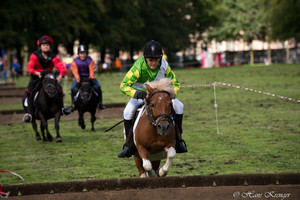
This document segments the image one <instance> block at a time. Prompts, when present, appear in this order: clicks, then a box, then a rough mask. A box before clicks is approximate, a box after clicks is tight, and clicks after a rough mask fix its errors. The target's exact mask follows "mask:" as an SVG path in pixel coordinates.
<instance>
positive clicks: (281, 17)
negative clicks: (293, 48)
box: [266, 0, 300, 40]
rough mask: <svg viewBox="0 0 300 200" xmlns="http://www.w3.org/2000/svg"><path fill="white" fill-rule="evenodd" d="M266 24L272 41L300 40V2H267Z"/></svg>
mask: <svg viewBox="0 0 300 200" xmlns="http://www.w3.org/2000/svg"><path fill="white" fill-rule="evenodd" d="M266 10H267V13H268V15H267V22H269V23H270V26H271V38H272V39H273V40H276V39H279V40H287V39H290V38H293V37H295V38H296V39H297V40H299V39H300V14H299V10H300V2H299V1H297V0H286V1H279V0H271V1H269V2H268V7H267V8H266Z"/></svg>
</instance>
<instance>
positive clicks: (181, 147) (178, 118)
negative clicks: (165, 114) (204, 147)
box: [174, 114, 187, 153]
mask: <svg viewBox="0 0 300 200" xmlns="http://www.w3.org/2000/svg"><path fill="white" fill-rule="evenodd" d="M182 118H183V115H182V114H181V115H177V114H176V115H175V119H174V121H175V125H176V126H177V128H178V131H179V133H176V153H185V152H187V148H186V144H185V141H184V140H183V139H182V138H181V134H182Z"/></svg>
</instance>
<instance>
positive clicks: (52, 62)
mask: <svg viewBox="0 0 300 200" xmlns="http://www.w3.org/2000/svg"><path fill="white" fill-rule="evenodd" d="M52 44H53V39H52V38H51V37H50V36H48V35H45V36H42V37H40V39H38V41H37V46H38V47H39V50H37V51H34V52H33V53H32V54H31V56H30V59H29V62H28V64H27V72H28V73H29V74H30V80H29V83H28V91H27V97H28V98H27V102H28V107H27V110H28V113H26V114H25V115H24V117H23V121H24V122H31V120H32V115H33V95H34V92H35V91H37V90H38V89H39V88H37V87H36V86H37V83H38V82H39V81H40V78H41V77H42V74H41V72H42V71H44V70H50V71H52V70H53V67H54V66H55V67H56V69H57V71H58V72H59V75H58V77H57V78H56V80H57V82H58V83H60V82H61V79H62V78H63V77H64V75H65V74H66V67H65V66H64V64H63V63H62V61H61V60H60V59H59V58H58V57H57V56H56V55H55V54H54V53H53V52H52V51H50V46H51V45H52ZM59 87H60V88H58V89H59V91H62V88H61V86H60V85H59ZM70 113H71V109H69V108H65V107H63V108H62V114H64V115H68V114H70Z"/></svg>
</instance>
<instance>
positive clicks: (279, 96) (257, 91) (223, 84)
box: [181, 82, 300, 103]
mask: <svg viewBox="0 0 300 200" xmlns="http://www.w3.org/2000/svg"><path fill="white" fill-rule="evenodd" d="M214 84H218V85H222V86H228V87H233V88H237V89H243V90H247V91H251V92H256V93H259V94H265V95H269V96H272V97H278V98H280V99H286V100H289V101H294V102H297V103H300V100H297V99H293V98H289V97H284V96H281V95H277V94H272V93H269V92H263V91H260V90H254V89H250V88H245V87H242V86H238V85H232V84H229V83H221V82H214V83H212V84H205V85H182V86H181V87H183V88H193V87H211V86H214Z"/></svg>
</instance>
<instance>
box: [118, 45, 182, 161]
mask: <svg viewBox="0 0 300 200" xmlns="http://www.w3.org/2000/svg"><path fill="white" fill-rule="evenodd" d="M162 55H163V52H162V46H161V44H160V43H159V42H156V41H154V40H152V41H149V42H147V43H146V44H145V46H144V56H142V57H140V58H139V59H138V60H136V61H135V63H134V64H133V66H132V67H131V69H130V70H129V71H128V73H127V74H126V76H125V77H124V79H123V81H122V83H121V85H120V89H121V91H122V92H123V93H124V94H126V95H127V96H130V97H131V99H130V100H129V102H128V104H127V105H126V108H125V109H124V113H123V115H124V116H123V117H124V126H125V135H126V137H127V136H128V134H129V131H130V129H131V127H132V120H133V117H134V113H135V111H136V109H137V107H138V106H139V105H141V104H143V99H144V98H145V97H146V96H147V92H146V90H145V88H144V86H143V85H144V83H145V82H147V81H153V80H160V79H162V78H164V77H167V78H170V79H171V80H172V84H173V88H174V90H175V93H176V95H177V94H178V91H179V89H180V83H179V82H178V80H177V78H176V76H175V74H174V72H173V71H172V70H171V67H170V66H169V64H168V62H167V61H166V60H165V59H164V58H162ZM172 102H173V108H174V110H175V113H176V115H175V119H174V121H175V124H176V125H177V127H178V129H179V132H180V135H181V134H182V117H183V104H182V103H181V102H180V101H179V100H178V99H177V98H176V99H174V100H172ZM176 135H177V134H176ZM130 140H132V138H130ZM130 148H131V145H130V144H127V143H125V144H124V147H123V150H122V151H121V152H120V153H119V154H118V157H119V158H124V157H130V156H131V155H132V152H130ZM176 151H177V153H184V152H187V148H186V146H185V142H184V141H183V140H182V139H179V138H178V137H176Z"/></svg>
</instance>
